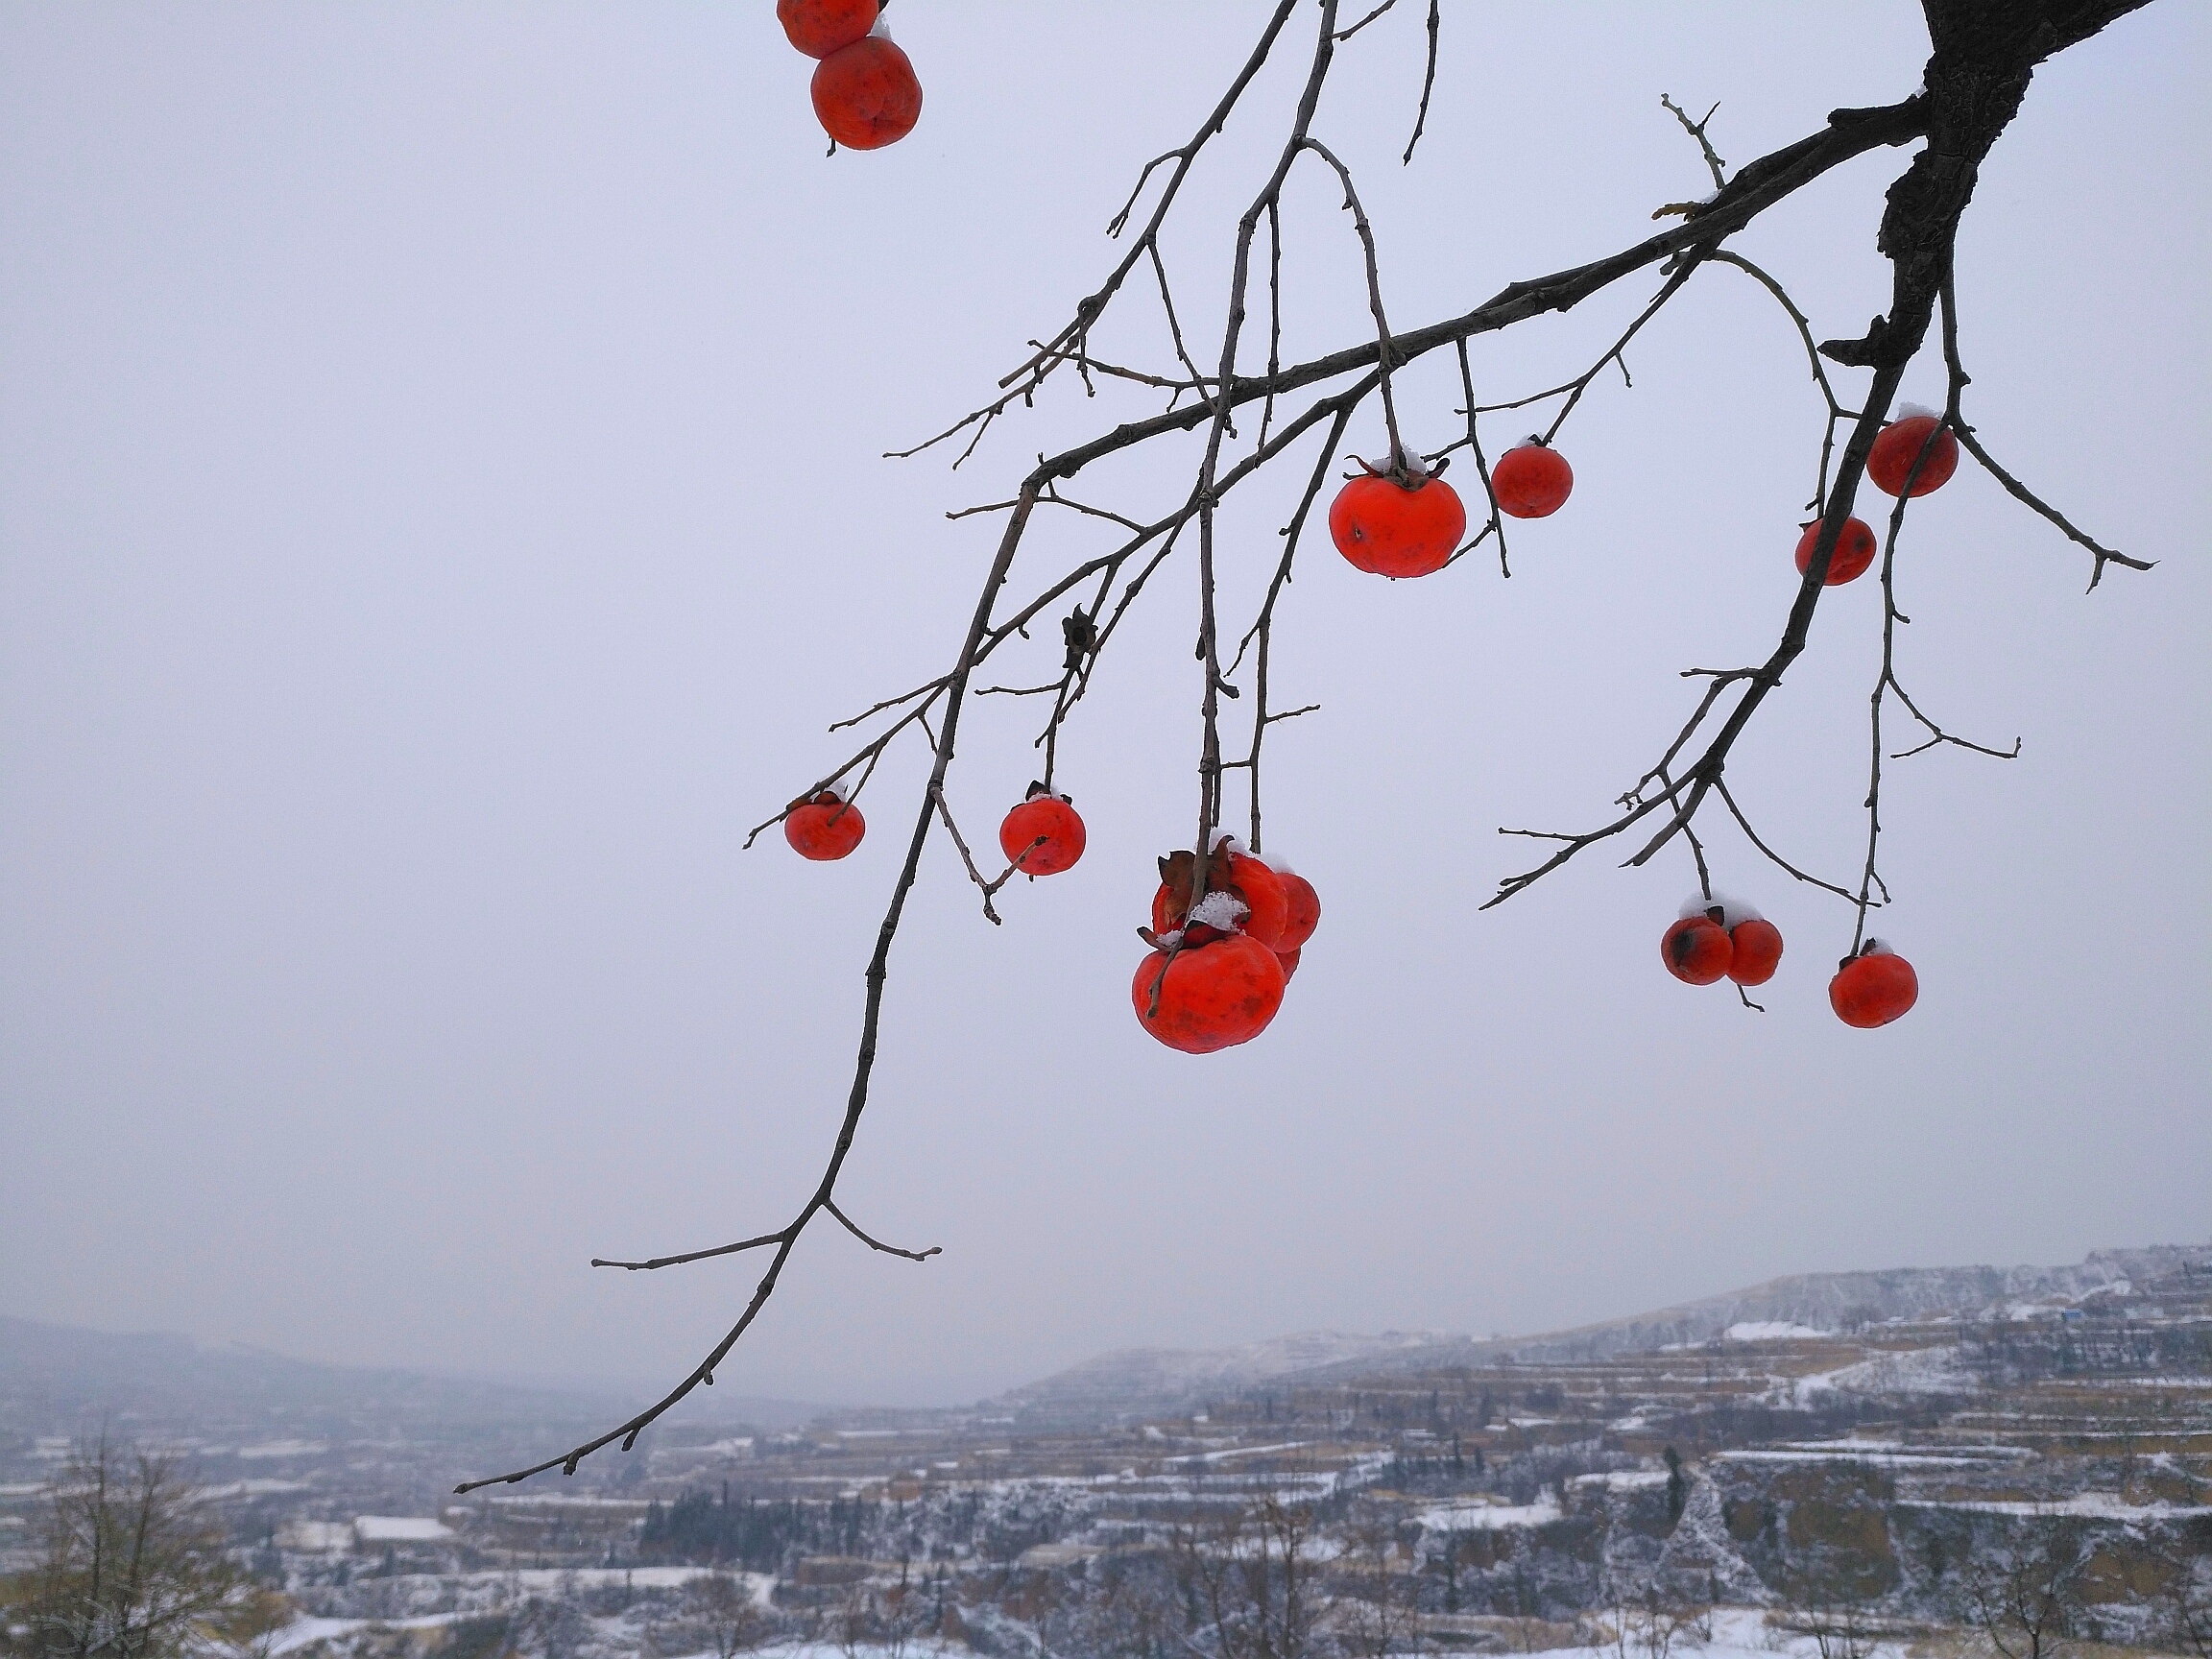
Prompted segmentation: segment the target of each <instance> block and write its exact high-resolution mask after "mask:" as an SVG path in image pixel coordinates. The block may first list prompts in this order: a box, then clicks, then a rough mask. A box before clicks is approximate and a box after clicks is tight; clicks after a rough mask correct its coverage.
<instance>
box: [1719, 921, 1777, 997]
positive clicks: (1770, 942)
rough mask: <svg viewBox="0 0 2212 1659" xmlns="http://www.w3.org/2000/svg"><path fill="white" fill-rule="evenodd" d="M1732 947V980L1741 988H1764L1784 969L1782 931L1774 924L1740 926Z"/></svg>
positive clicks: (1732, 936) (1730, 931)
mask: <svg viewBox="0 0 2212 1659" xmlns="http://www.w3.org/2000/svg"><path fill="white" fill-rule="evenodd" d="M1728 943H1729V946H1730V947H1731V950H1730V954H1729V958H1728V977H1729V978H1731V979H1733V980H1735V981H1736V983H1737V984H1739V985H1764V984H1766V983H1767V980H1769V979H1771V978H1773V977H1774V970H1775V969H1777V968H1779V967H1780V966H1781V965H1782V929H1781V928H1779V927H1777V926H1774V924H1773V923H1771V922H1765V921H1758V920H1753V921H1750V922H1739V923H1737V924H1736V926H1733V927H1731V928H1729V929H1728Z"/></svg>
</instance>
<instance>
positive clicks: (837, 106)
mask: <svg viewBox="0 0 2212 1659" xmlns="http://www.w3.org/2000/svg"><path fill="white" fill-rule="evenodd" d="M813 92H814V115H815V118H816V119H817V120H819V121H820V122H821V123H822V130H823V131H824V132H827V133H829V136H830V137H832V138H834V139H835V140H836V141H837V142H838V143H840V144H842V145H844V146H845V148H846V149H848V150H880V149H881V148H882V147H883V146H884V145H886V144H896V143H897V142H898V141H899V140H900V139H902V138H903V137H905V136H906V134H907V133H909V132H913V131H914V123H915V122H917V121H919V120H920V119H921V118H922V83H921V82H920V81H918V80H917V79H915V76H914V65H913V64H912V63H910V62H908V61H907V59H906V54H905V53H903V52H902V51H900V50H899V48H898V47H897V46H896V45H895V44H893V43H892V42H891V41H889V40H886V39H884V38H883V36H880V35H870V36H864V37H862V38H861V39H858V40H855V41H854V42H853V44H852V45H850V46H844V47H840V48H839V49H838V50H837V51H835V52H832V53H830V54H829V57H827V58H825V59H823V60H822V61H821V62H819V63H817V64H816V65H815V66H814V85H813Z"/></svg>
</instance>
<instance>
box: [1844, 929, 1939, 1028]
mask: <svg viewBox="0 0 2212 1659" xmlns="http://www.w3.org/2000/svg"><path fill="white" fill-rule="evenodd" d="M1919 999H1920V976H1919V975H1918V974H1915V973H1913V972H1912V964H1911V963H1910V962H1908V961H1906V960H1905V958H1904V957H1902V956H1900V955H1898V954H1897V953H1896V952H1895V951H1894V950H1890V949H1889V948H1888V947H1887V945H1885V944H1883V943H1882V942H1881V941H1880V940H1879V939H1869V940H1867V941H1866V948H1865V950H1863V951H1861V952H1860V953H1859V954H1858V955H1856V956H1847V957H1845V958H1844V960H1843V964H1842V966H1841V967H1839V969H1837V971H1836V977H1835V978H1833V979H1831V980H1829V981H1828V1005H1829V1006H1830V1007H1832V1008H1834V1009H1835V1010H1836V1018H1837V1019H1839V1020H1840V1021H1842V1022H1843V1023H1844V1024H1846V1025H1855V1026H1857V1027H1858V1028H1859V1029H1860V1030H1862V1031H1871V1030H1873V1029H1874V1028H1875V1027H1876V1026H1877V1025H1887V1024H1888V1023H1889V1022H1890V1021H1892V1020H1896V1019H1901V1018H1902V1017H1903V1016H1904V1015H1906V1014H1907V1013H1909V1012H1911V1007H1912V1004H1913V1003H1915V1002H1917V1001H1918V1000H1919Z"/></svg>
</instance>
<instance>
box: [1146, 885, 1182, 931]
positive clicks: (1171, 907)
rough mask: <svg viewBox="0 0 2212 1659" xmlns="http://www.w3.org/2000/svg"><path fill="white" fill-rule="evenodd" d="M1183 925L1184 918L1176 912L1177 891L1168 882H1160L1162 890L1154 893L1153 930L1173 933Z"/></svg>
mask: <svg viewBox="0 0 2212 1659" xmlns="http://www.w3.org/2000/svg"><path fill="white" fill-rule="evenodd" d="M1180 926H1183V918H1182V917H1180V916H1178V915H1177V914H1176V913H1175V892H1174V889H1173V888H1171V887H1169V886H1168V885H1167V883H1166V882H1165V881H1163V882H1161V883H1160V891H1159V892H1157V893H1155V894H1153V895H1152V931H1153V932H1155V933H1172V932H1174V931H1175V929H1176V928H1178V927H1180Z"/></svg>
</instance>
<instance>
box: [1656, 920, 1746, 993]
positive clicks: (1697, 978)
mask: <svg viewBox="0 0 2212 1659" xmlns="http://www.w3.org/2000/svg"><path fill="white" fill-rule="evenodd" d="M1715 908H1716V909H1718V908H1719V906H1718V905H1716V906H1715ZM1735 955H1736V947H1735V945H1734V944H1733V942H1731V941H1730V939H1729V937H1728V929H1727V928H1725V927H1723V926H1720V924H1719V922H1717V921H1715V920H1714V919H1713V918H1712V917H1711V916H1684V917H1682V918H1681V919H1680V920H1679V921H1677V922H1674V923H1673V924H1671V926H1669V927H1668V929H1667V931H1666V932H1665V933H1663V934H1661V935H1660V937H1659V958H1660V960H1661V961H1663V962H1665V963H1666V964H1667V972H1668V973H1670V974H1673V975H1674V977H1675V978H1677V979H1679V980H1681V981H1682V983H1683V984H1685V985H1710V984H1712V983H1713V982H1714V981H1715V980H1717V979H1719V978H1721V977H1722V976H1723V975H1725V974H1727V972H1728V967H1729V964H1730V963H1731V962H1733V961H1734V960H1735Z"/></svg>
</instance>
